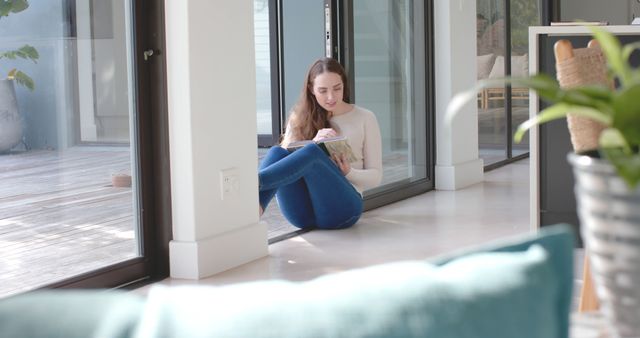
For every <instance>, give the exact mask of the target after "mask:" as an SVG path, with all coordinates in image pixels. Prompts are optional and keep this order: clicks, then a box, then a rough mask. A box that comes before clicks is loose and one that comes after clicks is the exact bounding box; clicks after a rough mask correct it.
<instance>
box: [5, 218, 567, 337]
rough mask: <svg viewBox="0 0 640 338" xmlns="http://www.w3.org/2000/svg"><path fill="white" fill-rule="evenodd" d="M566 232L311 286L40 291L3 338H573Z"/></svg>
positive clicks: (10, 303) (11, 306)
mask: <svg viewBox="0 0 640 338" xmlns="http://www.w3.org/2000/svg"><path fill="white" fill-rule="evenodd" d="M572 252H573V234H572V232H571V230H570V228H569V227H567V226H561V227H554V228H548V229H545V230H542V231H541V232H540V233H539V234H538V235H537V236H533V237H532V236H527V237H525V238H522V239H519V240H516V241H510V242H508V243H506V242H502V243H499V244H493V245H488V246H483V247H481V248H478V249H474V250H471V251H467V252H463V253H459V254H455V255H449V256H448V257H445V258H438V259H437V260H432V261H431V262H423V261H408V262H399V263H392V264H385V265H379V266H373V267H369V268H365V269H359V270H352V271H347V272H343V273H337V274H332V275H327V276H324V277H320V278H317V279H315V280H312V281H309V282H302V283H295V282H285V281H265V282H254V283H245V284H236V285H231V286H224V287H210V286H209V287H206V286H189V287H186V286H185V287H161V286H157V287H153V288H152V289H151V291H150V293H149V297H148V299H147V300H146V301H144V299H142V298H141V297H140V296H138V295H136V294H132V293H124V292H114V291H112V292H104V291H42V292H33V293H28V294H25V295H21V296H16V297H11V298H8V299H4V300H1V301H0V336H2V337H24V338H28V337H68V338H74V337H123V338H124V337H138V338H146V337H302V338H304V337H437V338H441V337H444V338H458V337H460V338H462V337H492V338H501V337H509V338H512V337H518V338H528V337H536V338H538V337H544V338H556V337H568V318H569V307H570V302H571V291H572V290H571V287H572V280H573V276H572V271H573V267H572V262H573V255H572Z"/></svg>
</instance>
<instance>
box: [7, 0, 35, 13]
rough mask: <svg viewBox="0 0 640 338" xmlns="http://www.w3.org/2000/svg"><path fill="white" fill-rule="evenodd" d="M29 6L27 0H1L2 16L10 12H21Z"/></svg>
mask: <svg viewBox="0 0 640 338" xmlns="http://www.w3.org/2000/svg"><path fill="white" fill-rule="evenodd" d="M27 8H29V1H27V0H0V17H2V16H7V15H9V13H19V12H22V11H24V10H25V9H27Z"/></svg>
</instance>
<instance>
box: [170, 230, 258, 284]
mask: <svg viewBox="0 0 640 338" xmlns="http://www.w3.org/2000/svg"><path fill="white" fill-rule="evenodd" d="M266 238H267V225H266V223H265V222H258V223H255V224H252V225H248V226H246V227H243V228H240V229H236V230H232V231H229V232H225V233H222V234H219V235H216V236H213V237H209V238H205V239H201V240H198V241H188V242H185V241H171V242H170V243H169V266H170V269H171V278H182V279H200V278H204V277H209V276H211V275H214V274H216V273H220V272H222V271H226V270H229V269H231V268H234V267H237V266H239V265H242V264H245V263H248V262H251V261H253V260H256V259H258V258H262V257H264V256H267V255H268V254H269V250H268V244H267V241H266Z"/></svg>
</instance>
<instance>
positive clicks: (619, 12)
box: [560, 0, 640, 25]
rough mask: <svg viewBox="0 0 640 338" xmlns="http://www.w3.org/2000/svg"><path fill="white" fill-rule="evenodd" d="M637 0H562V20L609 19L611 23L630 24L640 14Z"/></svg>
mask: <svg viewBox="0 0 640 338" xmlns="http://www.w3.org/2000/svg"><path fill="white" fill-rule="evenodd" d="M638 5H639V4H638V3H637V2H636V0H608V1H603V0H562V1H561V3H560V16H561V18H562V21H575V20H584V21H607V22H609V24H610V25H628V24H630V23H631V20H633V13H634V10H635V13H636V16H640V6H638Z"/></svg>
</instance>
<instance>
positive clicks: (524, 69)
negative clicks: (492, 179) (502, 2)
mask: <svg viewBox="0 0 640 338" xmlns="http://www.w3.org/2000/svg"><path fill="white" fill-rule="evenodd" d="M510 10H511V11H510V16H511V60H512V61H511V74H512V75H513V76H522V75H528V73H529V66H528V65H529V27H530V26H538V25H540V24H541V23H542V16H541V13H542V8H541V5H540V2H539V1H537V0H512V1H511V6H510ZM516 89H517V90H519V92H514V93H512V95H511V96H512V98H513V99H512V105H511V107H512V108H511V114H512V118H511V133H512V134H511V139H513V134H514V133H515V132H516V130H517V129H518V126H519V125H520V124H521V123H522V122H524V121H526V120H527V119H528V118H529V90H528V89H524V88H516ZM527 153H529V138H528V137H525V138H524V139H523V140H522V142H520V143H513V147H512V151H511V155H512V157H517V156H520V155H523V154H527Z"/></svg>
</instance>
